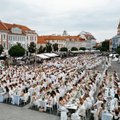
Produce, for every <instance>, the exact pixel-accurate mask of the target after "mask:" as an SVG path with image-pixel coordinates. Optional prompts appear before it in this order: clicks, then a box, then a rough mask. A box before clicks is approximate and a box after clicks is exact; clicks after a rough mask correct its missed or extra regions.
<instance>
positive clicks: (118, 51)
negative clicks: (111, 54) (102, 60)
mask: <svg viewBox="0 0 120 120" xmlns="http://www.w3.org/2000/svg"><path fill="white" fill-rule="evenodd" d="M116 52H117V53H118V54H119V55H120V46H119V47H118V48H117V49H116Z"/></svg>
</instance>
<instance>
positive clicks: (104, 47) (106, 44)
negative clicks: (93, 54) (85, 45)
mask: <svg viewBox="0 0 120 120" xmlns="http://www.w3.org/2000/svg"><path fill="white" fill-rule="evenodd" d="M102 50H104V51H109V41H108V40H105V41H103V42H102Z"/></svg>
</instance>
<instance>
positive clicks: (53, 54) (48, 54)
mask: <svg viewBox="0 0 120 120" xmlns="http://www.w3.org/2000/svg"><path fill="white" fill-rule="evenodd" d="M43 54H44V55H46V56H48V57H57V56H59V55H57V54H55V53H43Z"/></svg>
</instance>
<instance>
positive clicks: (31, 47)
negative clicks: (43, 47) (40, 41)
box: [28, 42, 36, 54]
mask: <svg viewBox="0 0 120 120" xmlns="http://www.w3.org/2000/svg"><path fill="white" fill-rule="evenodd" d="M28 51H29V52H30V54H31V53H35V52H36V44H35V43H34V42H31V43H30V45H29V46H28Z"/></svg>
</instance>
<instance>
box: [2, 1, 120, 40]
mask: <svg viewBox="0 0 120 120" xmlns="http://www.w3.org/2000/svg"><path fill="white" fill-rule="evenodd" d="M0 20H1V21H3V22H8V23H16V24H22V25H26V26H28V27H29V28H31V29H33V30H35V31H36V32H37V33H38V34H39V35H50V34H57V35H60V34H62V33H63V31H64V30H66V31H67V33H68V34H69V35H78V34H79V33H80V32H81V31H86V32H90V33H91V34H93V35H94V37H95V38H96V39H97V41H103V40H105V39H110V38H112V37H113V36H115V35H116V34H117V26H118V23H119V21H120V0H0Z"/></svg>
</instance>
